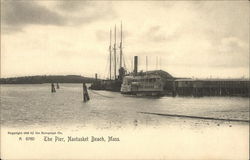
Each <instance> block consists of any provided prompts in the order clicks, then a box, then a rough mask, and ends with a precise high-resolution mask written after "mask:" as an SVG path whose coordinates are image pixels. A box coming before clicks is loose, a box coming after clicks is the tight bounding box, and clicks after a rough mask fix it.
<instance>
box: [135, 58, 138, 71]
mask: <svg viewBox="0 0 250 160" xmlns="http://www.w3.org/2000/svg"><path fill="white" fill-rule="evenodd" d="M137 71H138V56H135V57H134V73H135V74H137Z"/></svg>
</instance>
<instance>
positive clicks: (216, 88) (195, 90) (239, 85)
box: [173, 79, 250, 97]
mask: <svg viewBox="0 0 250 160" xmlns="http://www.w3.org/2000/svg"><path fill="white" fill-rule="evenodd" d="M249 93H250V80H249V79H177V80H174V81H173V95H174V96H175V95H180V96H195V97H199V96H243V97H248V96H249V95H250V94H249Z"/></svg>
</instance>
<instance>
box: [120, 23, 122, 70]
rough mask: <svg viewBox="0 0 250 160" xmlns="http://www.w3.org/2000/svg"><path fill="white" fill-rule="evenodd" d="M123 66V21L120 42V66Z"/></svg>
mask: <svg viewBox="0 0 250 160" xmlns="http://www.w3.org/2000/svg"><path fill="white" fill-rule="evenodd" d="M121 67H122V23H121V42H120V68H121Z"/></svg>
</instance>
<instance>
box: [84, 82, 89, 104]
mask: <svg viewBox="0 0 250 160" xmlns="http://www.w3.org/2000/svg"><path fill="white" fill-rule="evenodd" d="M82 89H83V102H87V101H89V99H90V98H89V94H88V90H87V86H86V84H85V83H83V84H82Z"/></svg>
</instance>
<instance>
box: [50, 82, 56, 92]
mask: <svg viewBox="0 0 250 160" xmlns="http://www.w3.org/2000/svg"><path fill="white" fill-rule="evenodd" d="M51 92H52V93H54V92H56V89H55V85H54V83H51Z"/></svg>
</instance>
